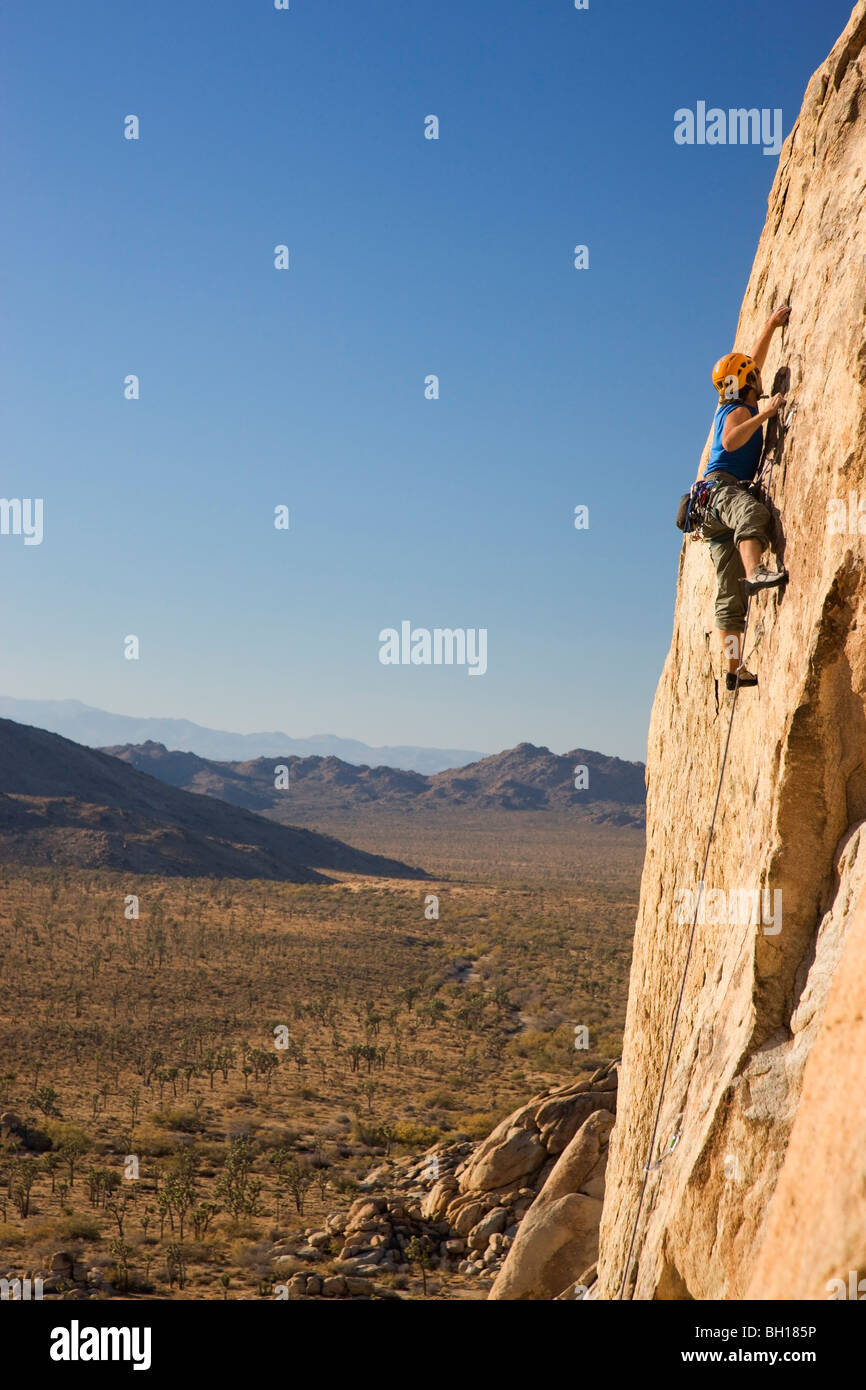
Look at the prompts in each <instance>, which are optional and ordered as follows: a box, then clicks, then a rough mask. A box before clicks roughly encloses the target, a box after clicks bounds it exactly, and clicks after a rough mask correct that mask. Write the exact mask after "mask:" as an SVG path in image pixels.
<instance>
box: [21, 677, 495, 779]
mask: <svg viewBox="0 0 866 1390" xmlns="http://www.w3.org/2000/svg"><path fill="white" fill-rule="evenodd" d="M0 716H2V717H5V718H6V719H14V720H16V721H17V723H19V724H35V725H36V727H37V728H39V729H48V730H50V731H51V732H52V733H55V734H62V735H63V736H64V738H71V739H74V740H75V742H76V743H83V744H86V745H87V747H89V748H104V747H105V746H106V745H107V744H118V743H147V742H150V741H153V742H155V743H163V744H165V746H166V748H179V749H182V750H183V751H184V752H187V753H197V754H198V755H199V756H200V757H202V758H215V759H218V760H221V761H227V760H230V759H245V758H271V757H282V756H286V755H288V754H290V753H292V754H294V755H295V756H296V757H301V758H303V757H309V756H313V755H315V756H318V757H325V758H326V757H336V758H340V759H341V760H342V761H343V762H344V763H361V764H365V765H372V766H375V765H379V764H386V765H387V766H388V767H397V768H410V769H413V770H414V771H416V772H424V773H433V772H442V771H443V770H444V769H445V768H451V767H463V766H464V765H465V764H466V763H471V762H475V761H476V760H477V759H478V758H480V757H482V756H483V755H482V754H481V753H479V752H478V751H477V750H473V749H465V748H415V747H412V746H408V747H402V746H399V747H394V748H371V747H370V746H369V745H368V744H366V743H359V742H358V741H357V740H356V739H352V738H337V736H336V735H334V734H316V735H314V736H313V737H312V738H290V737H289V735H288V734H283V733H279V732H277V733H264V734H231V733H225V732H223V731H222V730H221V729H206V728H204V727H202V725H200V724H192V723H190V721H189V720H188V719H146V718H142V719H139V718H136V717H135V716H133V715H128V714H109V713H108V711H107V710H102V709H95V708H94V707H93V706H92V705H83V704H82V703H81V701H80V700H15V699H13V698H12V697H11V696H8V695H0Z"/></svg>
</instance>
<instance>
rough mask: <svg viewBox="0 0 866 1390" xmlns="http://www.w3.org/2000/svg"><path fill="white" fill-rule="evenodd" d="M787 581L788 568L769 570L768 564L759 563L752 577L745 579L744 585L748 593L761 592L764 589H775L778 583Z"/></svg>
mask: <svg viewBox="0 0 866 1390" xmlns="http://www.w3.org/2000/svg"><path fill="white" fill-rule="evenodd" d="M787 581H788V571H787V570H768V569H767V566H766V565H758V568H757V569H756V570H754V572H753V574H752V577H751V579H744V580H743V586H744V588H745V590H746V593H747V594H759V593H761V591H762V590H763V589H775V588H776V586H777V585H779V584H786V583H787Z"/></svg>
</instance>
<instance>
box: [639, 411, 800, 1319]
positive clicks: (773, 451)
mask: <svg viewBox="0 0 866 1390" xmlns="http://www.w3.org/2000/svg"><path fill="white" fill-rule="evenodd" d="M793 414H794V404H792V405H791V408H790V410H789V411H788V414H787V416H786V418H785V420H784V422H782V420H781V419H780V420H779V425H778V429H777V431H776V436H775V439H774V440H773V444H772V445H770V444H769V439H768V440H765V443H764V450H763V455H762V460H761V464H760V467H759V470H758V473H757V474H756V476H755V479H754V482H753V483H752V484H750V486H751V487H754V488H758V487H759V486H761V485H762V484H763V487H764V489H765V491H766V494H767V496H768V497H769V499H770V500H771V501H772V481H773V468H774V467H775V465H776V463H777V462H778V461H779V458H780V457H781V453H782V447H783V444H784V439H785V431H786V430H787V427H788V425H789V424H790V423H791V417H792V416H793ZM768 434H769V432H768ZM765 474H766V477H767V481H766V483H764V482H763V479H764V475H765ZM701 481H703V480H701ZM695 486H697V484H695ZM692 492H694V488H692ZM684 500H685V499H684ZM682 529H684V530H685V529H687V528H685V527H683V528H682ZM751 609H752V595H751V594H749V597H748V601H747V603H746V617H745V623H744V626H743V651H744V652H745V649H746V637H747V634H748V631H749V617H750V614H751ZM763 635H764V626H763V622H761V623H759V626H758V636H757V640H756V641H755V644H754V647H753V648H752V651H754V649H755V647H757V646H758V644H759V643H760V641H761V638H762V637H763ZM745 660H746V658H745V656H743V657H741V659H740V665H739V667H738V669H737V683H736V685H735V687H734V698H733V700H732V701H731V715H730V718H729V720H728V731H727V735H726V737H725V746H724V750H723V752H722V764H721V767H720V769H719V780H718V783H717V785H716V796H715V801H714V803H713V814H712V816H711V817H710V828H709V831H708V833H707V841H706V846H705V848H704V862H703V867H702V869H701V876H700V879H699V880H698V892H697V899H696V902H695V913H694V917H693V918H692V926H691V931H690V933H689V944H688V947H687V949H686V960H685V965H684V966H683V973H682V978H681V980H680V988H679V994H678V995H677V1003H676V1008H675V1009H674V1018H673V1023H672V1025H671V1038H670V1043H669V1044H668V1051H667V1056H666V1058H665V1065H664V1070H663V1072H662V1079H661V1086H660V1089H659V1098H658V1104H657V1105H656V1110H655V1118H654V1120H653V1127H652V1134H651V1136H650V1142H649V1150H648V1153H647V1160H646V1163H645V1164H644V1167H643V1182H642V1183H641V1189H640V1196H639V1197H638V1203H637V1211H636V1212H635V1218H634V1225H633V1227H632V1232H631V1240H630V1241H629V1247H628V1254H627V1256H626V1260H625V1267H624V1269H623V1274H622V1283H621V1284H620V1289H619V1294H618V1299H620V1300H621V1299H624V1298H625V1291H626V1287H627V1285H628V1278H629V1272H630V1270H631V1260H632V1255H633V1253H634V1246H635V1241H636V1239H637V1233H638V1227H639V1225H640V1217H641V1211H642V1210H643V1203H644V1197H645V1196H646V1190H647V1184H648V1182H649V1176H650V1173H653V1172H655V1171H656V1169H657V1168H660V1167H661V1165H662V1164H663V1163H664V1161H665V1159H666V1158H669V1157H670V1155H671V1154H672V1153H673V1151H674V1149H675V1148H676V1146H677V1144H678V1143H679V1141H680V1136H681V1133H682V1131H681V1129H680V1124H681V1121H682V1118H683V1116H682V1113H681V1114H680V1115H678V1116H677V1119H676V1121H675V1126H674V1128H675V1133H674V1134H673V1135H672V1137H671V1139H670V1140H669V1141H668V1145H667V1148H666V1149H665V1151H664V1152H663V1153H662V1154H661V1155H660V1156H659V1157H658V1158H657V1159H655V1161H653V1153H654V1151H655V1145H656V1137H657V1135H658V1128H659V1121H660V1120H661V1113H662V1105H663V1103H664V1098H665V1089H666V1087H667V1083H668V1075H669V1073H670V1067H671V1060H672V1058H673V1052H674V1041H675V1039H676V1033H677V1024H678V1023H679V1019H680V1013H681V1011H682V1004H683V998H684V996H685V989H686V977H687V975H688V971H689V964H690V962H691V958H692V949H693V947H694V943H695V933H696V931H697V924H698V917H699V915H700V910H701V899H702V897H703V892H704V883H705V881H706V874H707V865H708V864H709V860H710V849H711V847H712V843H713V835H714V834H715V829H716V817H717V816H718V813H719V805H720V802H721V797H722V785H723V782H724V778H725V769H726V767H727V763H728V752H729V750H730V747H731V734H732V732H733V728H734V715H735V713H736V709H737V697H738V695H739V693H740V673H741V671H742V670H743V668H744V666H745Z"/></svg>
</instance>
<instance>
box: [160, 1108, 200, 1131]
mask: <svg viewBox="0 0 866 1390" xmlns="http://www.w3.org/2000/svg"><path fill="white" fill-rule="evenodd" d="M147 1118H148V1120H149V1122H150V1124H152V1125H154V1126H155V1127H156V1128H157V1129H173V1130H180V1132H181V1133H182V1134H200V1133H201V1132H202V1130H203V1129H205V1127H206V1126H205V1123H204V1121H203V1120H202V1119H200V1118H199V1116H198V1115H197V1114H196V1113H195V1111H194V1110H186V1109H182V1108H180V1107H176V1108H172V1107H171V1106H167V1107H166V1108H165V1109H163V1110H153V1111H152V1112H151V1113H150V1115H148V1117H147Z"/></svg>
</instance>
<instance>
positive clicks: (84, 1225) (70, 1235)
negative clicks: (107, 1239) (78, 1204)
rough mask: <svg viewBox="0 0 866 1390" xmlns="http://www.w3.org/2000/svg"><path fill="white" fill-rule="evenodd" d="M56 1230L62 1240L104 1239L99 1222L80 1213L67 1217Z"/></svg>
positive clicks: (76, 1212)
mask: <svg viewBox="0 0 866 1390" xmlns="http://www.w3.org/2000/svg"><path fill="white" fill-rule="evenodd" d="M54 1229H55V1231H56V1232H57V1235H58V1236H59V1237H60V1238H61V1239H62V1240H101V1239H102V1228H101V1227H100V1225H99V1222H98V1221H94V1219H93V1217H92V1216H86V1215H84V1214H83V1213H82V1212H78V1211H74V1212H73V1213H72V1215H71V1216H65V1217H64V1218H63V1219H62V1220H61V1221H58V1222H57V1224H56V1226H55V1227H54Z"/></svg>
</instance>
